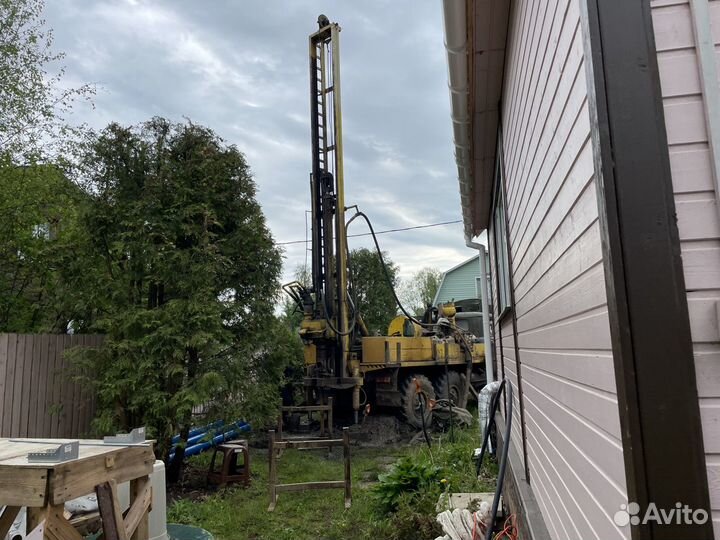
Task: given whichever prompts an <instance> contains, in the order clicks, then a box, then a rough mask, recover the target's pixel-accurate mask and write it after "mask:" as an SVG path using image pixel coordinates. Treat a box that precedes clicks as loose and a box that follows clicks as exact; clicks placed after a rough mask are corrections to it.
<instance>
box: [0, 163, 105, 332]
mask: <svg viewBox="0 0 720 540" xmlns="http://www.w3.org/2000/svg"><path fill="white" fill-rule="evenodd" d="M0 186H2V189H0V331H2V332H51V333H66V332H67V331H68V330H69V329H70V328H72V330H73V331H75V332H82V331H84V330H85V329H87V328H88V326H89V325H91V324H92V320H93V317H94V315H93V310H92V309H91V310H89V311H88V310H86V309H85V308H84V305H89V303H85V302H83V301H82V298H83V295H84V294H85V293H86V290H85V289H84V287H83V283H85V282H86V281H87V279H88V277H89V276H90V275H92V274H93V273H94V272H96V270H97V263H98V260H97V258H93V256H92V254H91V253H90V252H89V250H88V248H89V243H88V235H87V231H86V230H85V229H84V228H83V227H82V226H81V215H82V213H83V212H84V211H85V210H86V209H87V206H88V204H89V203H90V197H89V196H88V195H87V194H86V193H85V192H83V191H82V190H81V189H80V188H79V187H78V186H76V185H75V184H73V183H72V182H70V181H69V180H68V179H67V178H66V177H65V176H64V174H63V173H62V171H61V170H60V169H58V168H57V167H53V166H47V165H45V166H41V165H34V166H24V167H18V166H15V165H13V164H12V163H11V162H10V159H9V158H8V157H6V158H5V159H4V160H0Z"/></svg>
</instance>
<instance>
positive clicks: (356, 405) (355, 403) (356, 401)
mask: <svg viewBox="0 0 720 540" xmlns="http://www.w3.org/2000/svg"><path fill="white" fill-rule="evenodd" d="M352 407H353V413H354V414H355V424H357V423H358V413H359V411H360V386H359V385H356V386H355V388H353V395H352Z"/></svg>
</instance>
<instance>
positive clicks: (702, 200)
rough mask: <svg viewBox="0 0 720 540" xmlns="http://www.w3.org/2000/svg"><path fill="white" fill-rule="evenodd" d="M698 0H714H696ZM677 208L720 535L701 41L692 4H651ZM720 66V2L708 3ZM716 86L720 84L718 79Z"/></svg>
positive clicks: (711, 191)
mask: <svg viewBox="0 0 720 540" xmlns="http://www.w3.org/2000/svg"><path fill="white" fill-rule="evenodd" d="M697 2H698V3H701V2H707V0H697ZM651 6H652V16H653V26H654V31H655V43H656V48H657V51H658V65H659V68H660V84H661V88H662V95H663V102H664V109H665V123H666V129H667V136H668V145H669V154H670V165H671V170H672V180H673V191H674V195H675V207H676V210H677V220H678V230H679V233H680V241H681V250H682V259H683V271H684V274H685V285H686V288H687V295H688V308H689V313H690V327H691V334H692V340H693V349H694V354H695V369H696V375H697V382H698V394H699V399H700V413H701V418H702V423H703V439H704V445H705V453H706V463H707V469H708V483H709V488H710V503H711V507H712V509H713V512H712V518H713V525H714V529H715V536H716V537H719V538H720V322H719V321H718V318H719V317H720V313H719V311H718V306H719V305H720V219H719V217H718V203H719V201H718V198H717V195H716V193H715V188H714V185H713V183H714V174H717V173H718V171H715V170H714V166H713V159H712V155H711V151H710V147H709V144H708V139H709V134H711V133H712V132H711V131H710V130H709V128H708V125H707V122H706V121H707V110H706V103H705V100H704V96H703V89H702V83H701V80H702V77H701V69H702V68H701V64H700V60H699V55H698V52H699V49H698V39H697V38H696V34H695V30H694V26H693V14H692V11H691V5H690V3H689V2H688V1H687V0H685V1H683V0H654V1H653V2H651ZM708 7H709V11H710V27H711V35H712V42H713V44H714V49H715V60H716V61H717V62H718V66H717V68H716V72H717V69H718V68H720V1H717V0H716V1H710V2H709V3H708ZM715 83H716V84H717V81H715ZM715 136H716V137H717V136H720V134H716V135H715Z"/></svg>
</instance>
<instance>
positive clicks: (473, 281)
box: [433, 255, 480, 306]
mask: <svg viewBox="0 0 720 540" xmlns="http://www.w3.org/2000/svg"><path fill="white" fill-rule="evenodd" d="M478 279H480V265H479V263H478V256H477V255H475V256H474V257H471V258H470V259H468V260H467V261H464V262H461V263H460V264H458V265H457V266H453V267H452V268H451V269H450V270H448V271H446V272H445V273H444V274H443V276H442V280H440V286H439V287H438V290H437V292H436V293H435V298H434V300H433V306H437V305H438V304H441V303H445V302H453V301H456V300H471V299H472V300H476V299H477V298H478V288H477V287H478V286H477V281H478Z"/></svg>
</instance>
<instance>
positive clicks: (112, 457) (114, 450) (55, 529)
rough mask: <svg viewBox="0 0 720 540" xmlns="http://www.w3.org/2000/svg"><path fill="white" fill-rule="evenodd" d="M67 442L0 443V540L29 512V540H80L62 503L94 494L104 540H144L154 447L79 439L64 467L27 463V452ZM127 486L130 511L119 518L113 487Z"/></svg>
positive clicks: (0, 441)
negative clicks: (74, 455) (74, 453)
mask: <svg viewBox="0 0 720 540" xmlns="http://www.w3.org/2000/svg"><path fill="white" fill-rule="evenodd" d="M64 442H65V443H67V442H70V441H69V440H67V439H43V440H42V441H41V442H38V441H37V440H35V439H12V440H10V439H0V507H2V506H6V508H5V511H4V512H3V513H2V515H0V538H4V537H5V535H6V534H7V532H8V530H9V529H10V526H11V525H12V523H13V521H14V519H15V516H16V515H17V513H18V512H19V511H20V508H21V507H23V506H26V507H28V514H27V524H28V525H27V532H28V535H30V534H31V533H32V537H33V538H38V539H40V538H41V539H50V540H82V536H81V535H80V533H79V532H77V531H76V530H75V528H74V527H73V526H72V525H71V524H70V523H69V522H68V521H67V519H66V518H65V516H64V504H65V502H67V501H69V500H72V499H75V498H77V497H81V496H83V495H88V494H91V493H93V492H94V493H96V494H97V497H98V506H99V509H100V518H101V520H102V524H103V531H104V537H105V539H107V540H147V538H148V532H149V531H148V512H149V511H150V503H151V501H152V487H151V485H150V474H151V473H152V471H153V465H154V463H155V455H154V454H153V450H152V442H147V443H144V444H139V445H131V446H107V445H105V444H103V442H102V441H99V440H81V441H80V455H79V456H78V458H77V459H73V460H70V461H65V462H62V463H31V462H29V461H28V458H27V455H28V453H30V452H42V451H47V450H51V449H52V448H54V447H57V446H58V445H59V444H61V443H64ZM124 482H130V508H129V509H128V510H127V511H126V512H125V513H124V514H123V512H122V511H121V509H120V504H119V502H118V497H117V486H118V484H122V483H124Z"/></svg>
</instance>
